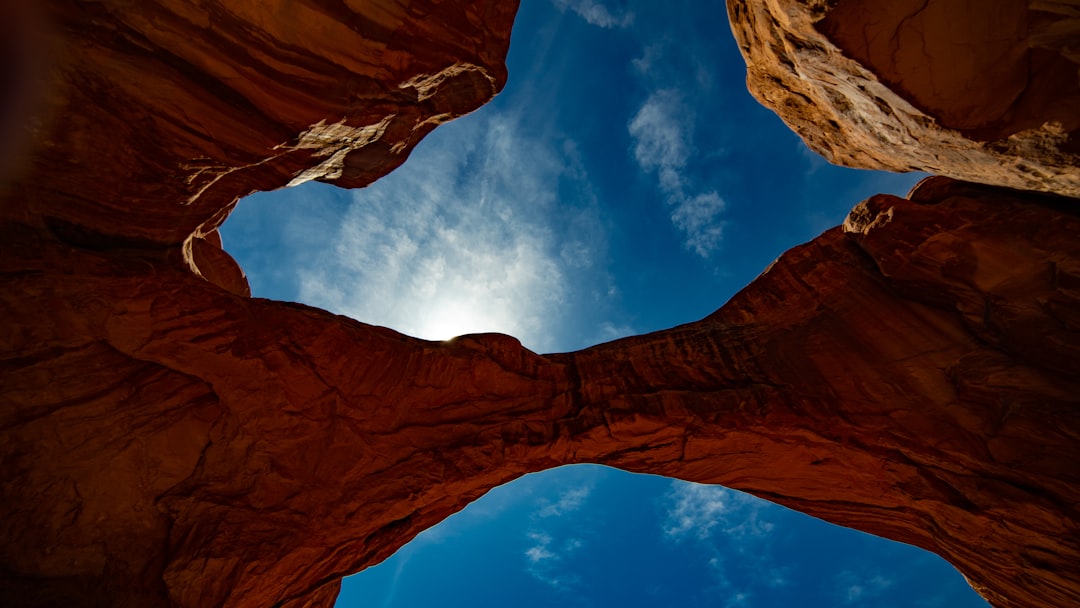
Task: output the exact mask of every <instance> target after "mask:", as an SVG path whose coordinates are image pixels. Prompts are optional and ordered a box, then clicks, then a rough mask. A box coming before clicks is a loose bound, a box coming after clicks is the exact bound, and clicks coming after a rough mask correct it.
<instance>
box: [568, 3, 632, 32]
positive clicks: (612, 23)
mask: <svg viewBox="0 0 1080 608" xmlns="http://www.w3.org/2000/svg"><path fill="white" fill-rule="evenodd" d="M553 2H554V4H555V6H556V7H558V9H559V10H561V11H565V10H567V9H569V10H571V11H573V12H575V13H577V14H578V16H579V17H581V18H582V19H584V20H585V21H586V22H588V23H589V24H591V25H595V26H598V27H604V28H615V27H618V28H622V27H628V26H629V25H630V24H631V23H633V22H634V13H632V12H630V11H614V12H613V11H611V10H610V9H608V8H607V7H606V6H604V5H603V4H601V3H600V2H598V1H597V0H553Z"/></svg>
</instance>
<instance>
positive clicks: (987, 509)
mask: <svg viewBox="0 0 1080 608" xmlns="http://www.w3.org/2000/svg"><path fill="white" fill-rule="evenodd" d="M887 4H889V5H890V6H892V7H894V8H892V9H890V11H893V12H889V13H888V14H887V15H884V16H881V15H877V16H875V15H874V14H873V10H872V9H873V7H874V6H875V3H870V2H866V1H865V0H832V1H829V2H821V1H810V0H802V1H796V0H747V1H745V2H742V1H735V0H731V1H729V15H730V17H731V19H732V30H733V31H734V32H735V35H736V38H737V40H738V42H739V45H740V47H741V49H742V52H743V54H744V57H745V58H746V60H747V64H748V84H749V86H750V88H751V90H752V92H753V93H754V94H755V95H756V96H757V97H758V98H759V99H761V100H762V101H763V102H764V103H766V104H767V105H769V106H770V107H773V108H774V109H775V110H776V111H777V112H778V113H779V114H780V115H781V117H782V118H784V119H785V120H786V121H787V122H788V124H790V125H791V126H792V127H793V128H795V129H796V130H797V131H798V132H799V133H800V134H801V135H802V136H803V137H804V139H806V140H807V141H808V143H810V145H811V146H812V147H814V148H815V149H817V150H819V151H821V152H822V153H823V154H825V155H826V156H827V157H828V158H830V160H833V161H834V162H839V163H843V164H850V165H856V166H867V167H884V168H892V169H911V168H917V169H922V170H927V171H930V172H933V173H935V174H938V177H932V178H929V179H927V180H925V181H924V182H922V183H921V184H920V185H919V186H918V187H917V188H916V189H915V190H914V191H913V192H912V193H911V194H910V195H909V196H908V197H907V199H901V198H897V197H893V196H887V195H878V196H875V197H872V198H870V199H869V200H867V201H863V202H862V203H859V201H851V203H852V205H856V203H858V205H857V206H856V207H855V209H854V211H853V212H852V214H851V215H850V217H849V218H848V220H847V222H845V224H844V226H842V227H837V228H834V229H832V230H829V231H827V232H825V233H824V234H822V235H821V236H820V237H818V238H817V239H815V240H813V241H812V242H810V243H807V244H805V245H802V246H800V247H796V248H795V249H792V250H791V251H789V252H787V253H785V254H784V255H783V256H782V257H781V258H780V259H779V260H778V261H777V262H776V263H775V264H773V265H772V266H771V267H770V268H769V269H768V270H766V271H765V272H764V273H763V274H762V275H761V276H760V277H758V278H757V279H756V280H755V281H754V282H753V283H751V284H750V285H749V286H748V287H746V288H745V289H744V290H743V291H742V292H740V293H739V294H738V295H736V296H735V297H734V298H733V299H732V300H731V301H729V302H727V303H726V304H724V305H723V307H721V308H720V309H719V310H717V311H716V312H715V313H713V314H712V315H710V316H709V317H707V318H705V319H703V320H701V321H698V322H695V323H690V324H688V325H683V326H680V327H676V328H673V329H670V330H666V331H661V332H658V333H654V334H649V335H643V336H636V337H631V338H626V339H622V340H619V341H616V342H612V343H608V344H602V345H599V346H595V347H592V348H589V349H586V350H583V351H579V352H573V353H566V354H558V355H537V354H534V353H532V352H529V351H527V350H525V349H523V348H522V347H521V346H520V344H519V343H518V342H517V341H516V340H515V339H513V338H511V337H507V336H502V335H476V336H465V337H461V338H457V339H455V340H452V341H449V342H428V341H424V340H418V339H414V338H410V337H407V336H404V335H401V334H398V333H396V332H394V331H391V330H388V329H384V328H380V327H373V326H369V325H365V324H363V323H360V322H357V321H353V320H351V319H347V318H343V317H340V316H335V315H332V314H329V313H327V312H325V311H322V310H318V309H315V308H311V307H307V306H302V305H298V304H290V303H284V302H274V301H267V300H263V299H256V298H251V297H250V296H249V294H248V290H247V285H246V281H245V279H244V277H243V273H242V272H241V271H240V269H239V268H238V267H237V266H236V265H235V263H233V262H232V260H231V258H229V256H228V255H227V254H225V253H224V252H223V251H222V250H221V247H220V239H218V238H217V233H216V228H217V226H219V225H220V224H221V222H222V221H224V219H225V217H226V216H227V215H228V213H229V211H230V210H231V209H232V207H233V205H235V203H236V201H237V200H238V199H239V198H240V197H242V196H245V195H247V194H249V193H252V192H254V191H257V190H268V189H273V188H278V187H282V186H285V185H287V184H290V183H299V182H302V181H305V180H310V179H318V180H322V181H327V182H331V183H335V184H338V185H341V186H344V187H359V186H363V185H366V184H368V183H370V182H371V181H373V180H374V179H377V178H378V177H380V176H382V175H384V174H386V173H387V172H389V171H390V170H392V169H393V168H394V167H396V166H397V165H399V164H400V163H401V162H403V161H404V160H405V158H406V157H407V155H408V153H409V150H411V149H412V147H413V146H414V145H415V144H416V142H417V141H419V140H420V139H421V138H422V137H423V136H424V135H425V134H426V133H428V132H430V131H431V129H433V128H435V127H436V126H437V125H438V124H440V123H442V122H445V121H447V120H450V119H452V118H454V117H456V116H459V115H461V114H464V113H467V112H469V111H471V110H473V109H475V108H476V107H478V106H479V105H480V104H482V103H484V102H486V101H487V100H488V99H490V98H491V97H492V96H493V95H494V94H495V93H496V92H497V91H498V90H499V89H500V88H501V87H502V86H503V84H504V83H505V80H506V69H505V66H504V59H505V54H506V51H507V47H508V44H509V35H510V29H511V25H512V22H513V18H514V14H515V11H516V8H517V6H516V3H515V2H508V1H495V0H482V1H478V2H464V1H460V0H449V1H434V0H430V1H427V0H373V1H370V2H347V1H342V0H268V1H260V2H254V1H251V0H199V1H192V0H160V1H158V2H129V1H125V0H103V1H99V2H76V1H73V0H70V1H65V0H43V1H42V2H40V3H19V2H7V3H4V4H3V5H0V6H2V7H3V10H4V11H5V13H6V14H5V15H3V17H4V18H3V19H2V20H0V29H2V30H3V31H2V34H3V35H2V36H0V39H2V40H4V42H3V44H4V45H5V47H4V48H5V52H4V54H3V61H5V62H6V63H7V65H6V67H5V70H4V72H3V74H2V76H3V78H4V79H5V83H4V85H5V86H4V91H5V95H6V97H7V98H6V99H5V100H4V105H3V108H2V109H0V111H2V112H3V115H2V116H0V129H2V131H0V139H2V146H0V153H2V154H3V156H2V160H3V167H2V170H3V184H2V193H0V196H2V197H3V199H2V201H3V202H2V207H0V235H2V236H0V248H2V255H0V272H2V277H3V279H2V280H3V285H4V287H3V290H0V319H2V324H0V328H2V332H3V337H2V339H0V463H2V464H0V470H2V477H0V539H2V544H0V604H2V605H5V606H60V605H63V606H184V607H196V606H251V607H256V606H260V607H261V606H281V607H289V608H296V607H301V606H312V607H314V606H330V605H332V603H333V600H334V598H335V596H336V594H337V589H338V584H339V579H340V577H341V576H342V575H345V574H348V573H352V572H355V571H357V570H360V569H362V568H364V567H365V566H367V565H370V564H373V563H375V562H377V561H379V560H381V559H384V558H386V557H387V556H388V555H390V554H391V553H392V552H393V551H394V550H395V549H397V548H398V547H400V546H401V545H403V544H404V543H406V542H407V541H408V540H410V539H411V538H412V537H413V536H415V535H416V534H417V533H419V532H420V531H422V530H424V529H426V528H428V527H430V526H432V525H434V524H436V523H437V522H439V521H441V520H442V519H444V518H445V517H446V516H448V515H449V514H451V513H453V512H455V511H456V510H458V509H461V508H462V507H463V506H464V505H466V504H467V503H468V502H469V501H471V500H473V499H475V498H476V497H478V496H480V495H481V494H482V493H484V492H485V491H486V490H488V489H490V488H491V487H493V486H495V485H497V484H501V483H505V482H507V481H510V480H512V479H514V478H516V477H518V476H520V475H522V474H525V473H527V472H530V471H538V470H542V469H546V468H550V467H553V466H557V465H562V464H568V463H582V462H591V463H603V464H607V465H611V466H615V467H619V468H623V469H626V470H629V471H637V472H647V473H656V474H661V475H668V476H672V477H678V478H682V479H687V480H692V481H697V482H705V483H720V484H724V485H726V486H729V487H732V488H737V489H740V490H744V491H747V492H750V493H752V494H755V495H757V496H760V497H763V498H767V499H769V500H772V501H774V502H777V503H780V504H783V505H786V506H788V507H791V508H794V509H797V510H800V511H803V512H806V513H809V514H811V515H814V516H817V517H820V518H822V519H825V520H828V521H831V522H834V523H837V524H840V525H844V526H850V527H852V528H857V529H860V530H864V531H867V532H871V533H874V534H877V535H880V536H884V537H887V538H891V539H895V540H899V541H903V542H906V543H910V544H913V545H917V546H920V547H923V548H926V549H928V550H930V551H933V552H935V553H938V554H939V555H941V556H943V557H944V558H945V559H947V560H949V561H950V562H951V563H953V564H954V565H955V566H956V567H957V568H958V569H959V570H960V571H961V572H963V573H964V574H965V575H966V576H967V577H968V579H969V580H970V581H971V583H972V585H973V586H974V587H975V588H976V589H977V590H978V591H979V592H980V593H982V594H983V595H984V596H985V597H986V598H987V599H988V600H989V601H990V602H991V603H992V604H993V605H995V606H1063V607H1064V606H1076V605H1078V604H1080V529H1078V526H1080V514H1078V511H1077V505H1078V504H1080V333H1078V331H1080V239H1078V238H1077V237H1078V235H1080V217H1078V216H1077V210H1078V209H1080V207H1078V202H1077V201H1076V200H1075V199H1072V198H1068V197H1070V196H1073V197H1075V196H1077V195H1080V188H1078V184H1080V171H1078V170H1077V163H1076V160H1077V157H1076V155H1075V150H1076V149H1077V146H1076V141H1077V140H1076V139H1075V135H1076V129H1077V124H1076V123H1077V117H1078V116H1080V114H1078V113H1077V112H1076V107H1077V106H1076V100H1077V80H1076V78H1077V65H1076V61H1077V58H1078V55H1077V48H1078V37H1077V36H1076V32H1077V31H1078V30H1077V24H1078V19H1080V6H1078V5H1077V3H1076V2H1074V1H1064V0H1063V1H1059V2H1040V1H1036V0H1031V1H1024V0H994V1H993V2H984V1H982V0H978V1H977V0H929V1H927V0H919V1H918V2H896V3H887ZM908 5H911V6H908ZM886 12H887V11H886ZM988 14H989V17H988V16H987V15H988ZM1004 19H1008V20H1009V21H1008V24H1009V25H1008V27H1005V26H1004V25H1003V23H1005V21H1002V20H1004ZM961 26H962V27H961ZM918 53H922V54H918ZM988 57H989V58H990V59H992V60H993V63H994V65H996V66H1000V69H997V70H988V69H986V68H987V66H986V61H987V58H988ZM973 74H978V78H975V77H974V76H973ZM965 79H966V80H965ZM961 180H963V181H961ZM975 182H977V183H975ZM1006 187H1007V188H1006ZM718 304H719V303H718Z"/></svg>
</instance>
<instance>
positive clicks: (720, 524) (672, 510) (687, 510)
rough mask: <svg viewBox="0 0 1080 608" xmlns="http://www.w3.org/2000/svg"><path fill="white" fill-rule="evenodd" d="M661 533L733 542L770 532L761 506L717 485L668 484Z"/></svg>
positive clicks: (682, 537)
mask: <svg viewBox="0 0 1080 608" xmlns="http://www.w3.org/2000/svg"><path fill="white" fill-rule="evenodd" d="M667 498H668V509H667V514H666V518H665V521H664V524H663V530H664V534H665V535H667V536H668V537H669V538H672V539H675V540H681V539H684V538H688V537H693V538H698V539H701V540H704V539H706V538H709V537H710V536H712V535H713V534H714V533H719V532H722V533H723V534H724V535H726V536H729V537H733V538H736V539H740V540H742V539H746V538H763V537H765V536H767V535H768V534H769V533H770V532H772V530H773V524H772V522H769V521H767V520H766V519H765V518H764V514H763V513H762V506H761V505H762V503H761V502H760V501H758V500H755V499H753V498H751V497H749V496H747V495H745V494H741V493H738V492H734V491H732V490H729V489H727V488H723V487H720V486H708V485H702V484H696V483H687V482H681V481H675V482H672V487H671V491H670V492H669V493H668V497H667Z"/></svg>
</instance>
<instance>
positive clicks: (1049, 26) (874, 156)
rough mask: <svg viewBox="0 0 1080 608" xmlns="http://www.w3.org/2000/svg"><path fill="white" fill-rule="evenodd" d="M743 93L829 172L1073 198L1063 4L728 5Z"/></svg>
mask: <svg viewBox="0 0 1080 608" xmlns="http://www.w3.org/2000/svg"><path fill="white" fill-rule="evenodd" d="M728 14H729V16H730V17H731V24H732V31H733V32H734V33H735V37H736V39H737V40H738V42H739V46H740V48H741V50H742V53H743V56H744V58H745V59H746V62H747V66H748V73H747V84H748V86H749V88H750V92H751V93H753V94H754V97H756V98H757V99H758V100H759V101H761V102H762V103H763V104H765V105H766V106H768V107H770V108H772V109H773V110H774V111H775V112H776V113H777V114H779V115H780V117H781V118H782V119H783V120H784V121H785V122H786V123H787V124H788V125H789V126H790V127H791V128H792V129H794V130H795V131H796V132H797V133H799V134H800V135H801V136H802V138H803V139H804V140H805V141H806V142H807V144H808V145H809V146H810V147H811V148H813V149H814V150H815V151H817V152H819V153H820V154H822V155H823V156H825V158H827V159H829V160H830V161H831V162H833V163H837V164H841V165H846V166H850V167H860V168H867V169H888V170H892V171H911V170H921V171H927V172H931V173H937V174H941V175H947V176H950V177H954V178H957V179H963V180H968V181H975V182H981V183H986V184H996V185H1003V186H1009V187H1013V188H1023V189H1031V190H1042V191H1046V192H1056V193H1059V194H1063V195H1067V196H1072V197H1077V196H1080V175H1078V174H1077V172H1076V170H1075V168H1076V167H1077V165H1080V155H1078V152H1080V46H1078V42H1077V41H1078V40H1080V3H1077V2H1076V1H1075V0H1061V1H1042V0H898V1H890V2H875V1H872V0H809V1H808V0H771V1H767V2H766V1H762V2H742V1H737V0H729V2H728Z"/></svg>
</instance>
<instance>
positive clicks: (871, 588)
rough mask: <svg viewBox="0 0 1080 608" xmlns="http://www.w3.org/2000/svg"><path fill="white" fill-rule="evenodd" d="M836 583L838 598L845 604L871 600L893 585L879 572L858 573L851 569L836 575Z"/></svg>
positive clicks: (890, 580)
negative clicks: (869, 573)
mask: <svg viewBox="0 0 1080 608" xmlns="http://www.w3.org/2000/svg"><path fill="white" fill-rule="evenodd" d="M836 583H837V587H838V589H839V593H838V594H839V596H840V599H841V600H842V601H843V603H845V604H858V603H861V602H864V601H867V600H873V599H875V598H878V597H880V596H881V595H882V594H884V592H885V591H886V590H887V589H888V588H889V587H892V585H893V581H892V579H889V578H887V577H885V576H882V575H881V574H880V573H875V574H872V575H866V574H863V575H860V574H858V573H855V572H852V571H851V570H845V571H843V572H841V573H840V574H838V575H836Z"/></svg>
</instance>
